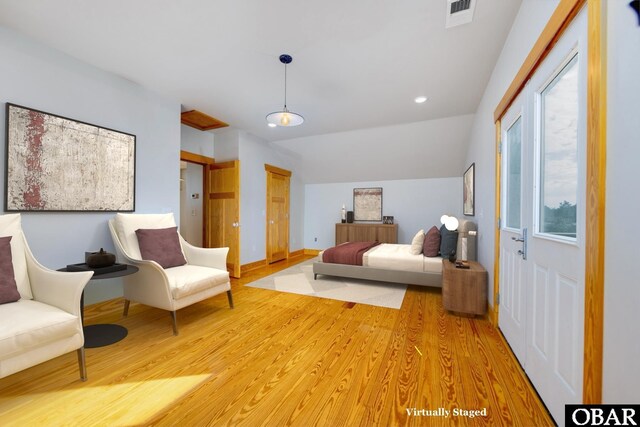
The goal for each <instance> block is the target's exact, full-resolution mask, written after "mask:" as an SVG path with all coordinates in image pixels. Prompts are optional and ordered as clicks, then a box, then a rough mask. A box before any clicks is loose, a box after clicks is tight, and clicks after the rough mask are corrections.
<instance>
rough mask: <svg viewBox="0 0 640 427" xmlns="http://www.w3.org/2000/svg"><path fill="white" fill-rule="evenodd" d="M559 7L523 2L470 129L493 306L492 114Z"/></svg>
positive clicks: (482, 256)
mask: <svg viewBox="0 0 640 427" xmlns="http://www.w3.org/2000/svg"><path fill="white" fill-rule="evenodd" d="M557 4H558V1H557V0H549V1H538V0H524V1H523V2H522V5H521V6H520V10H519V11H518V15H517V16H516V19H515V21H514V23H513V26H512V27H511V31H510V33H509V36H508V37H507V41H506V42H505V45H504V47H503V49H502V53H501V54H500V57H499V59H498V62H497V63H496V66H495V68H494V70H493V74H492V75H491V79H490V80H489V84H488V85H487V88H486V90H485V92H484V95H483V97H482V101H481V102H480V105H479V106H478V110H477V112H476V116H475V120H474V123H473V127H472V130H471V142H470V144H469V151H468V153H467V161H466V163H467V164H471V163H473V162H475V164H476V167H475V174H476V194H475V203H476V205H475V211H476V212H475V213H476V216H475V219H476V221H477V223H478V260H479V261H480V263H481V264H482V265H483V266H484V267H485V268H486V270H487V271H488V273H489V290H488V294H489V304H491V305H493V261H494V256H493V251H494V241H495V239H494V230H495V197H496V194H495V188H494V182H495V143H496V138H495V123H494V120H493V112H494V110H495V108H496V107H497V105H498V102H500V99H501V98H502V96H503V95H504V93H505V92H506V90H507V88H508V87H509V85H510V84H511V81H512V80H513V78H514V77H515V76H516V74H517V72H518V70H519V69H520V66H521V65H522V63H523V62H524V59H525V58H526V56H527V55H528V53H529V51H530V50H531V48H532V47H533V45H534V44H535V41H536V40H537V38H538V36H539V35H540V33H541V32H542V29H543V28H544V26H545V25H546V23H547V21H548V20H549V17H550V16H551V14H552V13H553V11H554V10H555V8H556V6H557Z"/></svg>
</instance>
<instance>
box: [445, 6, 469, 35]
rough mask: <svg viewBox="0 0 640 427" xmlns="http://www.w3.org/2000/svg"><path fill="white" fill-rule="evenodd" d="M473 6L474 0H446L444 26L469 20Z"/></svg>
mask: <svg viewBox="0 0 640 427" xmlns="http://www.w3.org/2000/svg"><path fill="white" fill-rule="evenodd" d="M475 8H476V0H447V23H446V25H445V26H446V28H451V27H456V26H458V25H462V24H468V23H469V22H471V21H472V20H473V11H474V10H475Z"/></svg>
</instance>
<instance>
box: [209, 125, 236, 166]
mask: <svg viewBox="0 0 640 427" xmlns="http://www.w3.org/2000/svg"><path fill="white" fill-rule="evenodd" d="M214 141H215V143H214V145H213V154H214V156H213V157H215V159H216V162H218V163H220V162H226V161H228V160H238V159H239V158H240V145H239V143H240V131H239V130H236V129H233V128H225V129H221V130H219V131H217V132H215V133H214Z"/></svg>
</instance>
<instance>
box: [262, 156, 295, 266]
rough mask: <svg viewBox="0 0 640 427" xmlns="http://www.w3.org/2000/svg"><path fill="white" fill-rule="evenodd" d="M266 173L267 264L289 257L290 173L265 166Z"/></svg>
mask: <svg viewBox="0 0 640 427" xmlns="http://www.w3.org/2000/svg"><path fill="white" fill-rule="evenodd" d="M265 170H266V173H267V239H266V240H267V263H269V264H271V263H273V262H276V261H281V260H283V259H287V258H288V257H289V187H290V179H291V178H290V177H291V172H289V171H287V170H284V169H280V168H276V167H275V166H270V165H265Z"/></svg>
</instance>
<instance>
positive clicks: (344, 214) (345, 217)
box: [340, 205, 347, 224]
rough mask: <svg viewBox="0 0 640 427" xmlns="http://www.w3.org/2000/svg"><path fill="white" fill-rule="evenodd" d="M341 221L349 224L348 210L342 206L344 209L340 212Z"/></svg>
mask: <svg viewBox="0 0 640 427" xmlns="http://www.w3.org/2000/svg"><path fill="white" fill-rule="evenodd" d="M340 219H341V220H342V223H343V224H344V223H345V222H347V209H346V208H345V207H344V205H342V209H341V210H340Z"/></svg>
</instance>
